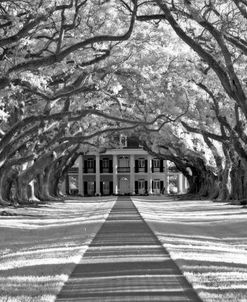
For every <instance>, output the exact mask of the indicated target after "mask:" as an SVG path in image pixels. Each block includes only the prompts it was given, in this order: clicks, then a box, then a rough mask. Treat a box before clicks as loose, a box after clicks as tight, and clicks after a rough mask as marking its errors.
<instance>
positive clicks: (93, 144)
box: [0, 0, 247, 205]
mask: <svg viewBox="0 0 247 302" xmlns="http://www.w3.org/2000/svg"><path fill="white" fill-rule="evenodd" d="M246 8H247V3H245V1H223V0H215V1H213V0H212V1H200V3H198V1H192V0H191V1H188V0H187V1H185V0H184V1H182V0H177V1H163V0H162V1H148V2H146V1H139V0H133V1H131V0H129V1H122V0H116V1H100V0H97V1H96V0H92V1H87V0H84V1H82V0H60V1H59V0H57V1H55V0H54V1H53V0H52V1H49V2H48V1H42V0H32V1H31V0H25V1H24V0H19V1H8V0H6V1H5V0H2V1H0V12H1V15H0V33H1V35H0V36H1V38H0V60H1V64H0V118H1V124H0V130H1V133H0V135H1V141H0V158H1V160H0V163H1V164H0V204H1V205H8V204H11V203H13V202H16V203H26V202H27V201H28V200H30V198H31V199H32V200H34V199H37V200H58V199H59V198H61V194H60V192H59V184H60V183H61V181H62V180H63V178H64V176H65V175H66V172H67V170H68V168H69V167H70V166H72V165H73V163H74V161H75V160H76V158H77V157H78V155H79V154H80V153H81V152H87V151H88V150H90V149H92V148H98V147H99V146H102V145H103V146H104V145H105V146H107V145H108V144H109V143H110V137H111V135H112V134H113V133H115V132H117V131H128V132H131V133H135V134H137V135H138V137H139V139H140V140H141V142H142V144H143V145H144V147H145V148H146V150H148V151H149V152H150V153H152V154H154V155H155V156H158V157H162V158H163V159H168V160H172V161H173V162H174V163H175V164H176V166H177V167H178V169H179V170H180V171H182V172H183V173H184V174H185V175H186V176H187V178H188V180H189V183H190V191H191V193H197V194H200V195H203V196H210V197H211V198H218V199H224V200H225V199H228V198H233V199H238V200H245V199H246V198H247V196H246V194H247V192H246V183H247V174H246V165H247V162H246V159H247V154H246V143H247V134H246V118H247V101H246V95H245V94H246V91H245V90H246V89H245V85H246V84H245V83H246V77H245V68H246V54H247V51H246V50H247V46H246V41H245V24H246V17H247V13H246V12H247V10H246ZM171 29H172V30H171Z"/></svg>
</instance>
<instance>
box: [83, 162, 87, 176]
mask: <svg viewBox="0 0 247 302" xmlns="http://www.w3.org/2000/svg"><path fill="white" fill-rule="evenodd" d="M84 173H87V160H84Z"/></svg>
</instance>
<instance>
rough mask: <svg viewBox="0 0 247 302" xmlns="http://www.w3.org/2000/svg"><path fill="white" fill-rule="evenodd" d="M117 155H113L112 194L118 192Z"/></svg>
mask: <svg viewBox="0 0 247 302" xmlns="http://www.w3.org/2000/svg"><path fill="white" fill-rule="evenodd" d="M117 166H118V162H117V155H115V154H114V155H113V194H118V183H117Z"/></svg>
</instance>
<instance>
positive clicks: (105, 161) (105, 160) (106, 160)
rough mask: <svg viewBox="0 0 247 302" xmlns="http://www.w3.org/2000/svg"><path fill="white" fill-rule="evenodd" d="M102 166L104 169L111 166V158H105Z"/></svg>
mask: <svg viewBox="0 0 247 302" xmlns="http://www.w3.org/2000/svg"><path fill="white" fill-rule="evenodd" d="M102 167H103V169H107V168H109V160H108V158H103V161H102Z"/></svg>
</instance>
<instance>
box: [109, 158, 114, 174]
mask: <svg viewBox="0 0 247 302" xmlns="http://www.w3.org/2000/svg"><path fill="white" fill-rule="evenodd" d="M112 172H113V165H112V160H109V173H112Z"/></svg>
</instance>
